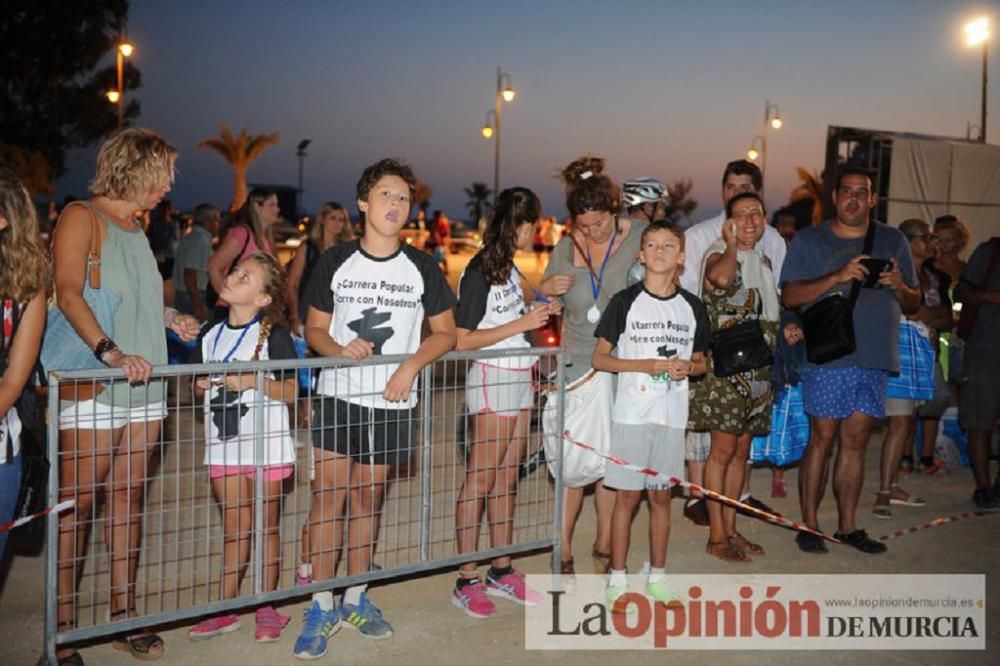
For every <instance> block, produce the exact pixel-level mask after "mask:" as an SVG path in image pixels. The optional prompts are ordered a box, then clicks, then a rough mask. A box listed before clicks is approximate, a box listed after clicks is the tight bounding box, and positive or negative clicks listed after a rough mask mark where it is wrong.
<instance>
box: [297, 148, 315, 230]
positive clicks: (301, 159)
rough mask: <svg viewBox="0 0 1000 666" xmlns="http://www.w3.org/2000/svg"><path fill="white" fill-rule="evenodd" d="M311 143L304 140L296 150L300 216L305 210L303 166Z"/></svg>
mask: <svg viewBox="0 0 1000 666" xmlns="http://www.w3.org/2000/svg"><path fill="white" fill-rule="evenodd" d="M310 143H312V141H311V140H310V139H302V140H301V141H299V145H298V147H297V148H296V149H295V156H296V157H298V158H299V210H298V211H296V212H297V213H298V214H299V215H301V214H302V209H303V208H304V206H303V205H302V192H303V189H302V165H303V163H304V162H305V159H306V148H308V147H309V144H310Z"/></svg>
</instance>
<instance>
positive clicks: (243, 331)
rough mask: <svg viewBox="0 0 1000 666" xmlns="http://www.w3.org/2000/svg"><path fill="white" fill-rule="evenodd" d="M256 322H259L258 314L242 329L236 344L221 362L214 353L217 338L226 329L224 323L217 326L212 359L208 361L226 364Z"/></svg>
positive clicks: (217, 344) (217, 341)
mask: <svg viewBox="0 0 1000 666" xmlns="http://www.w3.org/2000/svg"><path fill="white" fill-rule="evenodd" d="M258 321H260V314H259V313H258V314H257V315H256V316H255V317H254V318H253V319H251V320H250V323H249V324H247V325H246V326H244V327H243V330H242V331H241V332H240V337H238V338H236V344H234V345H233V347H232V349H230V350H229V353H227V354H226V355H225V356H223V357H222V359H221V360H219V359H217V358H216V356H215V351H216V349H217V348H218V347H219V338H220V337H222V329H224V328H225V327H226V323H225V322H223V323H222V325H221V326H219V330H218V331H216V332H215V341H214V342H213V343H212V358H211V359H209V360H210V361H218V362H219V363H226V362H228V361H229V359H230V358H231V357H232V355H233V354H235V353H236V350H237V349H239V348H240V345H241V344H243V338H245V337H246V336H247V331H249V330H250V329H251V328H253V325H254V324H256V323H257V322H258Z"/></svg>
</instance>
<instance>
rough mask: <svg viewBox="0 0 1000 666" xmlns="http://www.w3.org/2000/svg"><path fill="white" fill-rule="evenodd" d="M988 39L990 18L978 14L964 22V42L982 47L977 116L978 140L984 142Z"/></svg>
mask: <svg viewBox="0 0 1000 666" xmlns="http://www.w3.org/2000/svg"><path fill="white" fill-rule="evenodd" d="M989 41H990V20H989V19H988V18H986V17H985V16H980V17H979V18H977V19H975V20H974V21H969V22H968V23H966V24H965V43H966V45H967V46H971V47H976V46H979V45H982V47H983V82H982V83H983V92H982V111H981V113H980V116H979V140H980V141H982V142H983V143H986V80H987V79H986V63H987V60H988V46H989Z"/></svg>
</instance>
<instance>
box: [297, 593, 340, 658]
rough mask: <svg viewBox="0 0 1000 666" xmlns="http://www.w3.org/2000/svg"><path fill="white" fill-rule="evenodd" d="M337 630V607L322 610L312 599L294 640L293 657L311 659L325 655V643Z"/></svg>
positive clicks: (338, 625) (338, 623) (338, 626)
mask: <svg viewBox="0 0 1000 666" xmlns="http://www.w3.org/2000/svg"><path fill="white" fill-rule="evenodd" d="M338 630H340V613H339V612H338V611H337V609H336V608H334V609H333V610H330V611H324V610H323V609H322V608H320V607H319V602H318V601H313V602H312V604H310V606H309V608H308V609H306V612H305V621H304V626H303V627H302V633H301V634H299V637H298V639H296V641H295V649H294V652H293V654H294V655H295V658H296V659H303V660H305V661H312V660H313V659H319V658H321V657H324V656H326V649H327V648H326V643H327V641H328V640H330V637H331V636H333V635H334V634H335V633H337V631H338Z"/></svg>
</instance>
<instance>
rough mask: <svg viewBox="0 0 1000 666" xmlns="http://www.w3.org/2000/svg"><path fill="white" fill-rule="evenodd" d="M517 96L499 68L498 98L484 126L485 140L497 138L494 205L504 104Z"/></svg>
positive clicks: (498, 176)
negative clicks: (491, 118)
mask: <svg viewBox="0 0 1000 666" xmlns="http://www.w3.org/2000/svg"><path fill="white" fill-rule="evenodd" d="M505 83H506V85H504V84H505ZM516 94H517V93H515V92H514V88H513V87H512V86H511V83H510V74H508V73H507V72H505V71H503V70H502V69H501V68H499V67H497V92H496V97H494V98H493V108H492V109H491V110H490V111H488V112H487V113H486V124H485V125H484V126H483V138H485V139H490V138H494V137H495V138H496V143H495V144H493V204H494V205H496V202H497V195H498V194H500V120H501V118H502V117H503V103H504V102H510V101H513V99H514V96H515V95H516ZM490 114H493V125H490Z"/></svg>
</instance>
